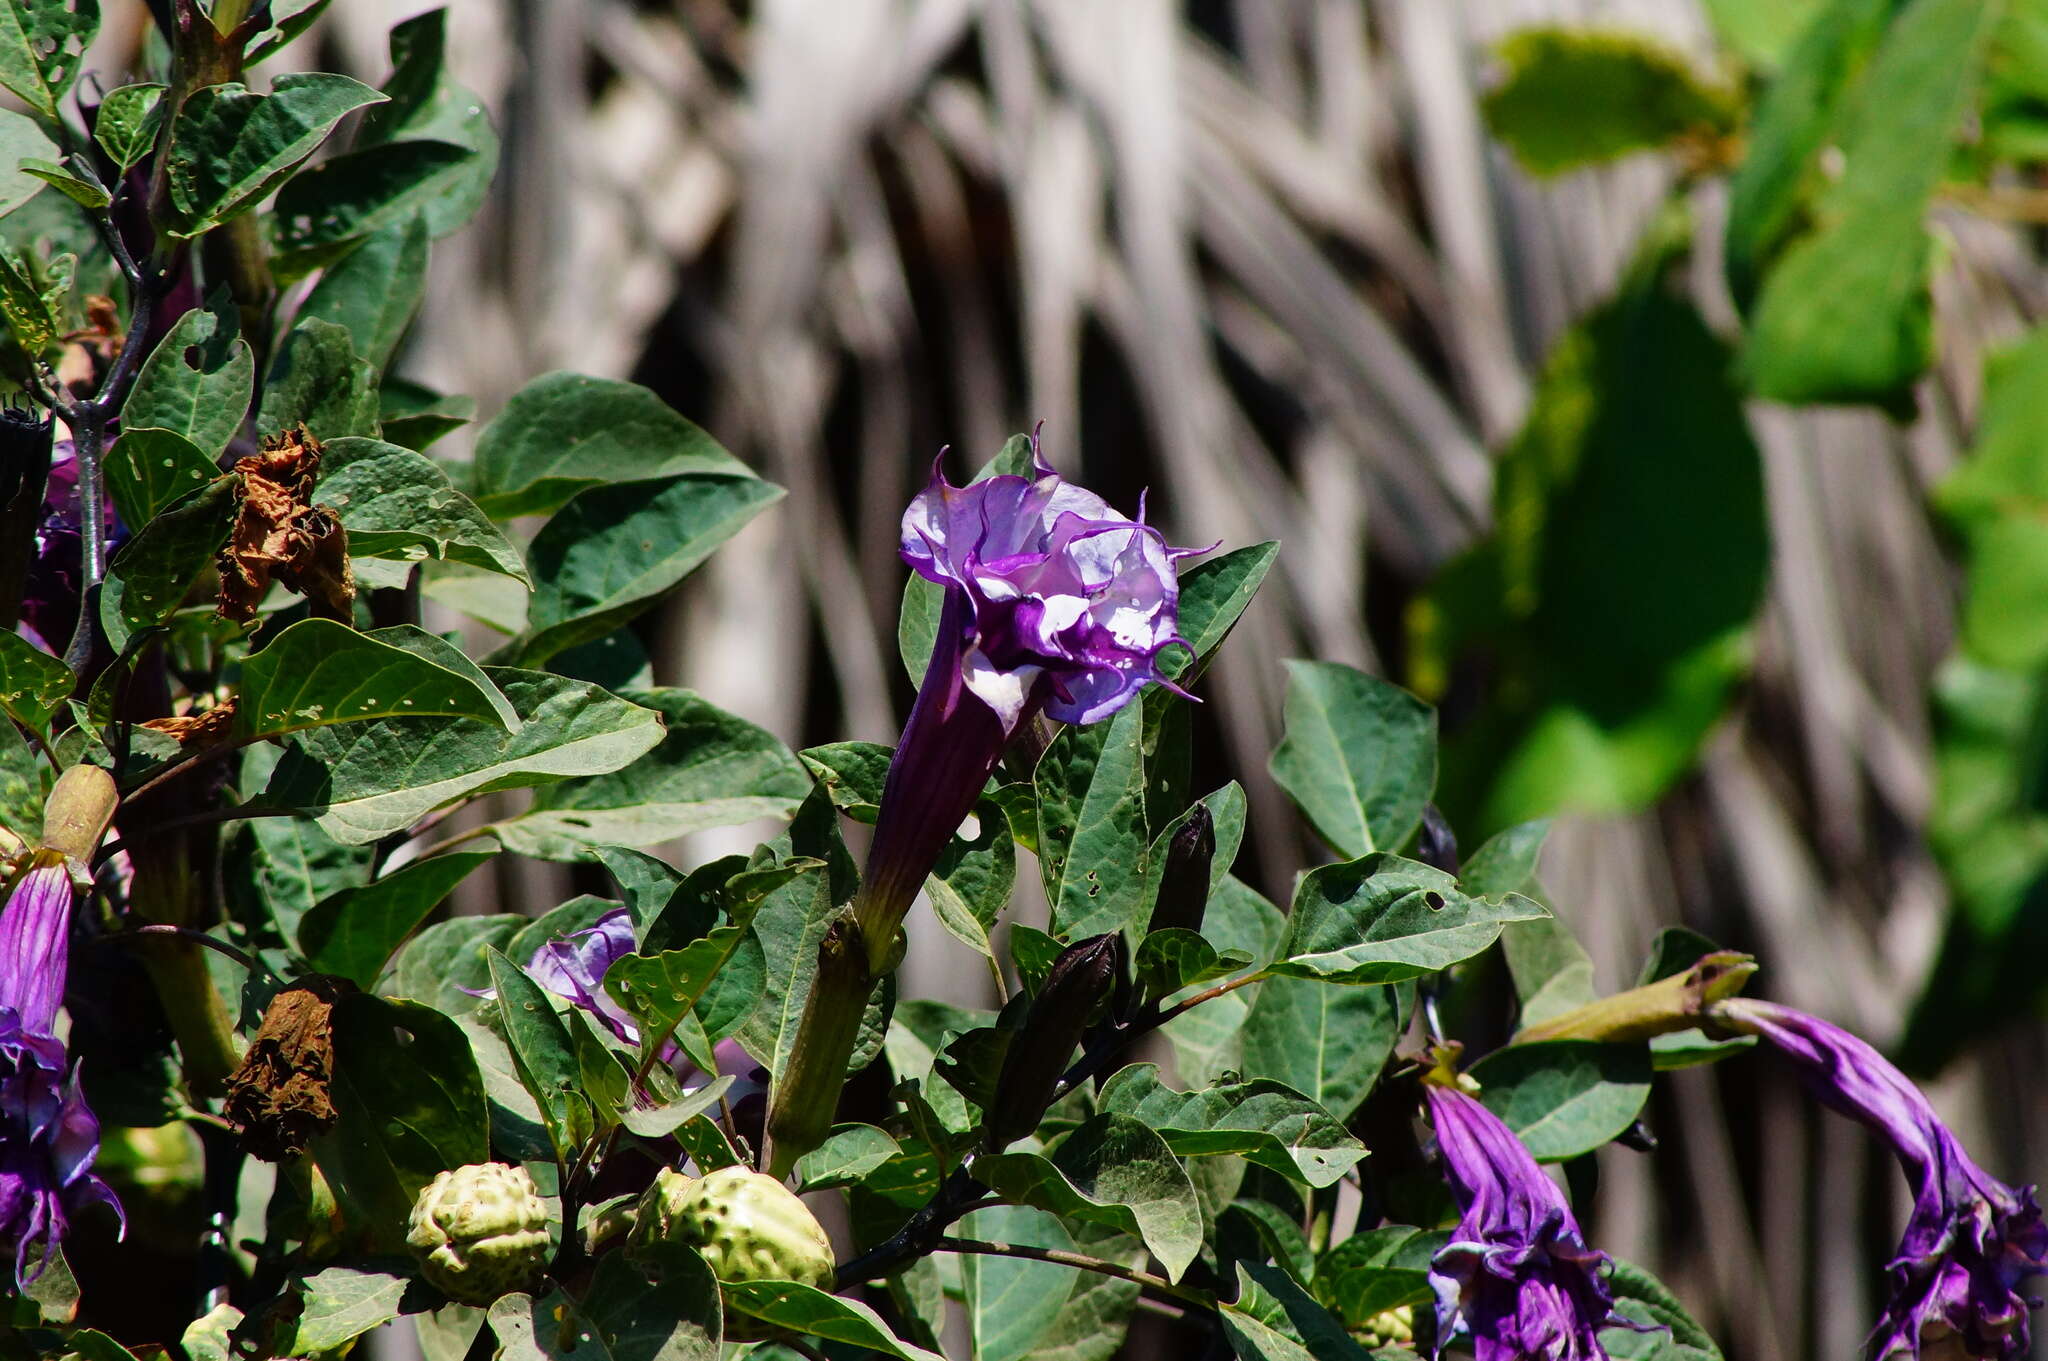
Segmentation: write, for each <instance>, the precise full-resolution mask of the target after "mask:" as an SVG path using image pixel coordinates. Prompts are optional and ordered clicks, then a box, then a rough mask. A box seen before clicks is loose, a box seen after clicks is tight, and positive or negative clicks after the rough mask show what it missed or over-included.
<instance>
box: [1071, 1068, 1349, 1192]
mask: <svg viewBox="0 0 2048 1361" xmlns="http://www.w3.org/2000/svg"><path fill="white" fill-rule="evenodd" d="M1096 1101H1097V1105H1098V1108H1099V1109H1101V1110H1103V1111H1109V1112H1120V1113H1122V1114H1124V1115H1128V1116H1131V1117H1132V1118H1134V1119H1136V1120H1138V1121H1139V1122H1141V1123H1143V1124H1145V1125H1149V1126H1150V1127H1151V1128H1152V1129H1154V1130H1156V1131H1157V1132H1158V1133H1159V1134H1160V1135H1161V1136H1162V1137H1164V1138H1165V1140H1166V1146H1167V1147H1168V1148H1170V1149H1172V1150H1173V1151H1174V1152H1175V1153H1177V1154H1179V1155H1181V1156H1182V1157H1220V1156H1225V1155H1233V1156H1237V1157H1242V1158H1244V1159H1246V1160H1247V1161H1249V1162H1252V1163H1256V1164H1258V1165H1259V1166H1260V1167H1264V1168H1267V1169H1269V1170H1271V1171H1274V1172H1278V1173H1280V1174H1281V1175H1282V1176H1284V1177H1287V1178H1288V1179H1290V1180H1294V1181H1300V1182H1302V1183H1304V1184H1306V1185H1309V1186H1317V1187H1321V1186H1329V1185H1331V1184H1332V1183H1334V1182H1336V1181H1337V1180H1338V1179H1339V1178H1340V1177H1342V1176H1343V1175H1344V1173H1345V1172H1347V1171H1348V1170H1350V1169H1351V1168H1352V1167H1353V1166H1355V1165H1356V1164H1357V1163H1358V1161H1359V1160H1360V1159H1361V1158H1363V1157H1365V1145H1364V1144H1362V1143H1360V1142H1359V1141H1358V1140H1357V1139H1355V1138H1353V1137H1352V1135H1351V1133H1350V1132H1349V1131H1348V1130H1346V1129H1345V1128H1344V1126H1343V1125H1342V1124H1341V1123H1340V1122H1339V1121H1338V1120H1337V1118H1336V1117H1335V1116H1333V1115H1331V1113H1330V1112H1328V1111H1326V1110H1324V1109H1323V1108H1322V1107H1321V1106H1319V1105H1317V1104H1316V1103H1315V1102H1314V1101H1311V1100H1309V1099H1308V1098H1307V1097H1305V1096H1303V1095H1302V1094H1301V1093H1299V1092H1296V1091H1293V1090H1290V1089H1289V1088H1287V1087H1284V1086H1282V1085H1281V1084H1280V1083H1278V1082H1273V1081H1270V1080H1268V1079H1266V1078H1263V1077H1261V1078H1257V1079H1254V1080H1252V1081H1250V1082H1237V1083H1231V1084H1229V1085H1226V1086H1219V1087H1209V1088H1205V1089H1203V1090H1200V1091H1191V1092H1177V1091H1174V1090H1173V1089H1172V1088H1171V1087H1168V1086H1166V1085H1165V1084H1164V1083H1162V1082H1161V1081H1160V1080H1159V1069H1158V1066H1157V1065H1156V1064H1150V1063H1141V1064H1133V1065H1132V1066H1131V1067H1129V1068H1125V1069H1122V1070H1120V1071H1118V1072H1117V1074H1116V1075H1115V1076H1114V1077H1112V1078H1110V1080H1109V1081H1108V1082H1106V1083H1104V1084H1103V1087H1102V1090H1101V1092H1100V1093H1099V1094H1098V1096H1097V1098H1096Z"/></svg>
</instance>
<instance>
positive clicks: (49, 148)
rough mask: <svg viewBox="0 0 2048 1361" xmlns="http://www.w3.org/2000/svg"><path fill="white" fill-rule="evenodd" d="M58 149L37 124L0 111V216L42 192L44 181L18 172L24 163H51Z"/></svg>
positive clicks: (9, 110)
mask: <svg viewBox="0 0 2048 1361" xmlns="http://www.w3.org/2000/svg"><path fill="white" fill-rule="evenodd" d="M56 155H57V145H56V143H54V142H52V141H51V140H50V139H49V137H48V135H47V134H45V133H44V132H43V130H42V129H41V128H39V127H37V126H36V121H35V120H34V119H33V118H30V117H29V116H28V115H26V114H21V113H16V112H15V111H14V110H12V109H0V216H5V215H6V214H8V213H11V212H13V211H14V210H15V209H16V208H19V207H20V206H21V205H22V204H24V203H27V202H28V201H29V200H30V199H32V198H34V197H35V196H36V195H37V194H38V193H39V192H41V190H42V187H43V184H44V181H42V180H41V179H38V178H37V177H36V176H34V175H30V174H27V173H25V172H24V171H22V170H21V169H20V166H21V163H22V162H24V161H37V160H50V159H51V158H53V157H55V156H56Z"/></svg>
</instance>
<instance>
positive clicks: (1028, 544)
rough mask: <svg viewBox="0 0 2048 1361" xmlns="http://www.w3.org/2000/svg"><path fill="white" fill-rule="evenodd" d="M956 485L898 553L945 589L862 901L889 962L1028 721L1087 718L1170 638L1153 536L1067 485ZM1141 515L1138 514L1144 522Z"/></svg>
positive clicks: (935, 484)
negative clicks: (1007, 746) (926, 886)
mask: <svg viewBox="0 0 2048 1361" xmlns="http://www.w3.org/2000/svg"><path fill="white" fill-rule="evenodd" d="M1031 450H1032V452H1031V456H1032V467H1033V472H1032V475H1031V476H1030V477H1018V476H1007V475H1006V476H1001V477H990V478H985V479H983V480H982V481H980V482H976V483H973V484H971V485H969V486H966V487H955V486H953V485H952V484H951V483H949V482H947V481H946V478H945V475H944V473H942V472H939V471H938V470H937V469H936V468H935V469H934V470H933V476H932V482H931V485H930V486H928V487H927V488H925V490H924V491H922V492H920V493H919V494H918V495H917V497H916V499H915V500H913V501H912V502H911V503H910V508H909V509H908V510H906V511H905V512H904V514H903V534H902V546H901V551H902V556H903V560H904V561H905V562H906V563H908V564H909V565H910V566H911V567H912V568H913V569H915V570H916V571H917V573H918V574H919V575H920V576H922V577H924V578H926V579H927V580H929V581H934V582H937V583H938V584H939V585H941V586H944V587H945V588H946V596H945V604H944V607H943V609H942V612H941V614H940V616H939V628H938V636H937V637H936V638H935V639H934V641H933V645H932V655H931V661H930V662H929V663H928V664H927V665H926V667H925V673H924V682H923V684H921V685H920V686H919V687H918V692H917V703H916V705H915V706H914V707H913V708H912V709H911V711H910V721H909V722H908V723H906V724H905V725H904V728H903V738H902V741H901V742H900V743H899V744H898V745H897V748H896V756H895V759H894V760H893V761H891V762H890V765H889V777H888V780H887V782H886V784H885V785H884V787H883V791H882V803H881V810H880V813H879V815H878V817H877V819H876V823H875V839H874V843H873V846H872V849H871V851H870V853H869V855H868V867H867V875H866V879H865V881H864V883H863V884H862V887H861V899H860V905H859V907H858V909H857V910H858V914H859V918H860V923H861V928H862V932H863V935H864V937H865V940H864V944H865V945H866V947H867V951H868V955H869V959H870V961H871V964H873V965H875V966H877V967H879V964H880V961H881V959H882V958H883V956H884V955H885V954H886V953H887V951H888V949H889V947H890V943H891V941H892V940H893V938H894V936H895V932H896V927H897V924H898V923H899V922H901V921H902V919H903V914H904V912H906V911H908V910H909V907H910V903H911V900H912V899H914V898H915V897H916V896H917V890H918V888H919V886H920V885H922V884H923V882H924V877H925V875H926V874H927V873H928V872H930V870H931V867H932V863H933V862H934V861H935V860H936V859H937V858H938V855H939V852H940V851H941V850H943V849H944V848H945V845H946V843H947V841H949V840H950V839H951V838H952V836H953V833H954V831H955V830H957V829H958V827H959V826H960V823H961V821H962V820H963V819H964V818H965V817H966V816H967V814H968V812H969V811H970V810H972V808H973V807H974V801H975V799H976V797H978V796H979V795H980V793H981V789H982V786H983V785H984V784H985V783H986V782H987V780H988V776H989V772H990V771H991V770H992V769H994V767H995V763H996V759H997V758H998V757H999V756H1000V755H1001V754H1002V749H1003V744H1004V743H1005V742H1006V741H1007V740H1008V739H1009V737H1010V735H1011V734H1012V733H1014V732H1015V731H1016V730H1017V728H1018V726H1019V725H1020V724H1023V723H1025V722H1028V721H1030V720H1031V719H1032V718H1033V717H1034V716H1035V715H1037V714H1039V713H1041V712H1042V713H1044V714H1046V715H1047V716H1048V717H1051V718H1056V719H1060V720H1061V721H1063V722H1068V723H1093V722H1096V721H1097V720H1100V719H1104V718H1107V717H1109V716H1110V715H1111V714H1113V713H1115V712H1116V711H1117V710H1118V709H1121V708H1122V707H1123V706H1124V705H1125V704H1128V703H1129V702H1130V701H1131V700H1132V699H1133V698H1134V697H1136V695H1137V694H1138V692H1139V691H1140V690H1142V689H1143V688H1144V687H1145V685H1146V684H1147V683H1149V682H1154V681H1157V682H1159V683H1160V684H1170V682H1168V681H1167V680H1166V678H1165V677H1164V676H1163V675H1161V674H1160V671H1159V654H1160V653H1161V652H1163V651H1164V650H1165V649H1166V648H1167V647H1169V646H1171V645H1173V644H1176V643H1183V644H1184V640H1183V639H1182V638H1181V637H1180V635H1179V633H1178V632H1177V631H1176V630H1177V628H1178V609H1179V604H1180V585H1179V581H1178V578H1177V577H1176V575H1175V571H1174V562H1175V560H1176V559H1178V558H1181V557H1184V556H1187V555H1188V554H1190V553H1198V552H1204V551H1207V550H1204V549H1186V548H1169V547H1167V545H1166V541H1165V539H1164V538H1163V537H1161V535H1160V533H1159V531H1158V530H1156V529H1154V528H1152V527H1151V526H1149V525H1146V524H1144V523H1142V519H1141V520H1140V521H1132V520H1129V519H1126V518H1125V517H1124V516H1122V515H1120V514H1118V513H1117V512H1116V511H1114V510H1112V509H1110V507H1109V505H1108V503H1107V502H1105V501H1104V500H1103V499H1102V498H1101V497H1099V496H1097V495H1096V494H1095V493H1093V492H1091V491H1086V490H1083V489H1082V488H1080V487H1077V486H1074V485H1073V484H1072V483H1070V482H1066V481H1063V480H1061V478H1060V477H1059V475H1058V474H1056V473H1055V472H1053V470H1052V469H1051V467H1049V466H1048V465H1047V464H1046V463H1045V461H1044V459H1043V457H1042V456H1041V455H1040V454H1039V451H1038V441H1037V437H1036V436H1035V435H1034V436H1033V438H1032V446H1031ZM1143 513H1144V512H1143V507H1142V506H1141V507H1140V510H1139V514H1140V516H1141V517H1142V516H1143Z"/></svg>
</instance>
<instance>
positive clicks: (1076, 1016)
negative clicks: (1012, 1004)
mask: <svg viewBox="0 0 2048 1361" xmlns="http://www.w3.org/2000/svg"><path fill="white" fill-rule="evenodd" d="M1123 971H1124V938H1123V934H1122V933H1121V932H1117V931H1110V932H1107V933H1105V934H1103V935H1100V936H1090V937H1089V938H1088V939H1086V940H1082V941H1076V942H1075V943H1074V944H1072V945H1069V946H1068V947H1067V948H1066V949H1065V950H1062V951H1061V952H1060V954H1059V957H1058V958H1057V959H1055V960H1053V962H1052V967H1051V968H1050V969H1048V970H1047V971H1046V975H1045V983H1044V984H1043V985H1042V986H1041V987H1040V988H1039V989H1038V996H1036V997H1034V998H1033V999H1032V1000H1031V1010H1030V1012H1029V1013H1027V1014H1026V1016H1025V1017H1024V1028H1023V1030H1021V1031H1020V1032H1018V1034H1017V1036H1016V1038H1014V1039H1013V1040H1011V1041H1010V1050H1009V1053H1008V1054H1007V1055H1006V1056H1005V1057H1004V1059H1003V1072H1002V1076H1001V1077H1000V1078H998V1079H997V1081H996V1097H995V1105H994V1106H993V1107H991V1108H990V1110H989V1113H988V1127H987V1136H986V1137H987V1140H988V1147H989V1148H990V1149H992V1150H1000V1149H1002V1148H1005V1147H1007V1146H1008V1145H1010V1144H1012V1143H1014V1142H1016V1141H1017V1140H1019V1139H1021V1138H1023V1137H1024V1136H1025V1135H1027V1134H1029V1133H1030V1132H1031V1131H1032V1130H1034V1129H1037V1128H1038V1117H1039V1116H1041V1115H1043V1114H1045V1108H1046V1107H1047V1106H1048V1105H1050V1104H1051V1103H1052V1094H1053V1088H1054V1087H1055V1086H1056V1085H1057V1084H1058V1082H1059V1080H1060V1074H1061V1073H1063V1072H1065V1071H1066V1069H1067V1062H1068V1060H1070V1059H1071V1058H1073V1056H1074V1049H1075V1047H1076V1046H1077V1045H1079V1044H1080V1043H1081V1036H1082V1035H1083V1034H1084V1033H1086V1031H1087V1029H1088V1019H1089V1017H1090V1016H1091V1015H1092V1014H1093V1013H1094V1011H1095V1008H1096V1006H1097V1005H1098V1004H1099V1003H1100V1002H1101V1001H1102V999H1103V998H1105V997H1107V996H1109V995H1110V993H1111V992H1112V991H1113V990H1114V989H1115V987H1116V985H1117V981H1118V979H1119V978H1121V977H1122V975H1123Z"/></svg>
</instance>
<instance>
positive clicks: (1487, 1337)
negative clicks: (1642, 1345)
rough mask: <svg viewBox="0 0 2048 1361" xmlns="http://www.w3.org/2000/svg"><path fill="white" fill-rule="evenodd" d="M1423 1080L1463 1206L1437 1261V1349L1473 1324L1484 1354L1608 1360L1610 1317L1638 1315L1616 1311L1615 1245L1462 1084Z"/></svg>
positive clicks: (1433, 1277) (1482, 1359) (1502, 1360)
mask: <svg viewBox="0 0 2048 1361" xmlns="http://www.w3.org/2000/svg"><path fill="white" fill-rule="evenodd" d="M1423 1090H1424V1092H1425V1093H1426V1094H1427V1097H1428V1101H1429V1119H1430V1123H1431V1124H1432V1125H1434V1126H1435V1127H1436V1138H1437V1146H1438V1147H1439V1148H1440V1149H1441V1150H1442V1152H1443V1160H1444V1171H1445V1173H1446V1174H1447V1175H1448V1176H1449V1178H1450V1182H1451V1190H1452V1192H1453V1193H1454V1194H1455V1195H1456V1197H1457V1200H1458V1209H1459V1211H1460V1218H1459V1220H1458V1227H1457V1229H1456V1230H1455V1231H1453V1232H1452V1234H1451V1241H1450V1242H1449V1243H1448V1244H1446V1245H1445V1246H1444V1248H1443V1249H1442V1250H1441V1251H1439V1252H1438V1253H1437V1254H1436V1257H1435V1259H1434V1260H1433V1261H1432V1262H1431V1263H1430V1284H1431V1285H1432V1286H1433V1287H1435V1289H1436V1296H1437V1349H1438V1351H1439V1352H1441V1351H1442V1349H1443V1345H1444V1343H1445V1342H1447V1341H1449V1340H1450V1339H1451V1338H1452V1337H1453V1336H1461V1335H1465V1336H1470V1337H1471V1339H1472V1345H1473V1349H1474V1352H1475V1353H1476V1355H1477V1357H1478V1361H1524V1359H1525V1358H1544V1361H1589V1359H1590V1358H1596V1357H1597V1358H1601V1359H1602V1361H1604V1359H1605V1357H1606V1356H1607V1352H1606V1349H1604V1348H1603V1347H1602V1346H1601V1345H1600V1330H1601V1329H1602V1328H1615V1327H1621V1328H1639V1327H1640V1326H1641V1325H1639V1324H1637V1323H1635V1322H1633V1321H1632V1320H1630V1319H1627V1318H1624V1317H1622V1316H1621V1315H1619V1314H1617V1313H1615V1312H1614V1297H1613V1294H1612V1292H1611V1291H1610V1290H1609V1288H1608V1285H1607V1281H1606V1271H1607V1267H1608V1262H1609V1259H1608V1256H1607V1254H1606V1253H1604V1252H1600V1251H1598V1250H1597V1249H1594V1248H1592V1247H1589V1246H1587V1243H1586V1239H1585V1235H1584V1234H1582V1233H1581V1232H1580V1231H1579V1225H1578V1221H1577V1220H1576V1219H1574V1218H1573V1217H1572V1211H1571V1206H1570V1205H1568V1204H1566V1202H1565V1198H1564V1192H1562V1191H1561V1190H1559V1189H1558V1186H1557V1184H1556V1183H1555V1182H1553V1181H1551V1179H1550V1178H1549V1177H1548V1176H1546V1175H1545V1174H1544V1172H1543V1169H1542V1167H1540V1166H1539V1165H1538V1164H1537V1162H1536V1159H1535V1158H1534V1157H1532V1156H1531V1155H1530V1153H1529V1150H1528V1149H1526V1148H1524V1147H1523V1146H1522V1141H1521V1140H1520V1139H1518V1138H1516V1137H1515V1132H1514V1131H1513V1130H1511V1129H1509V1128H1508V1127H1507V1125H1506V1124H1504V1123H1502V1121H1501V1119H1500V1117H1499V1116H1497V1115H1495V1114H1494V1113H1493V1112H1492V1111H1490V1110H1488V1109H1487V1108H1486V1107H1485V1106H1484V1105H1482V1104H1481V1103H1480V1102H1479V1100H1478V1099H1477V1098H1475V1097H1472V1096H1468V1095H1467V1094H1466V1093H1464V1092H1462V1091H1460V1090H1458V1089H1457V1088H1456V1087H1454V1086H1441V1085H1438V1084H1436V1083H1434V1082H1432V1083H1426V1084H1425V1085H1424V1088H1423Z"/></svg>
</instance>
